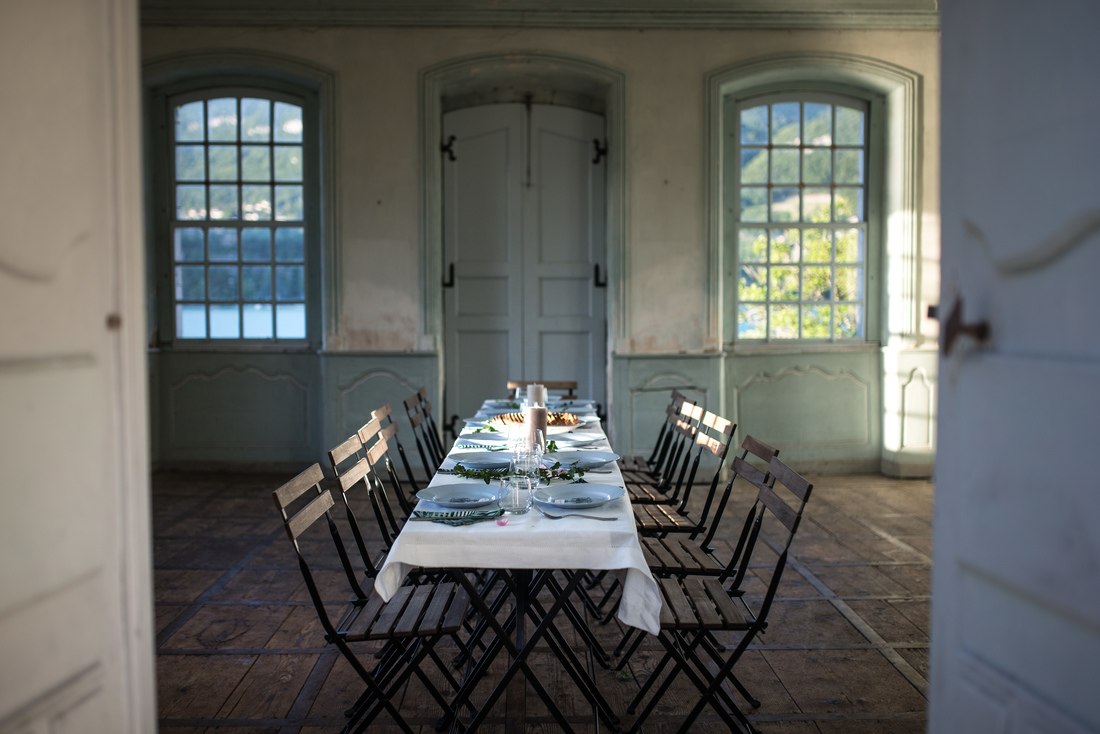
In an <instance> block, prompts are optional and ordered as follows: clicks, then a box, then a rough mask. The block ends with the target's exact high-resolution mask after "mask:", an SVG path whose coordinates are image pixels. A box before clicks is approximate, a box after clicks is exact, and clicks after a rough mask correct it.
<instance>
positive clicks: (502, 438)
mask: <svg viewBox="0 0 1100 734" xmlns="http://www.w3.org/2000/svg"><path fill="white" fill-rule="evenodd" d="M458 443H480V444H484V445H486V446H500V445H501V444H506V443H508V434H506V433H504V432H503V431H497V432H495V433H494V432H493V431H488V430H482V431H468V432H466V433H463V434H462V435H460V436H459V437H458Z"/></svg>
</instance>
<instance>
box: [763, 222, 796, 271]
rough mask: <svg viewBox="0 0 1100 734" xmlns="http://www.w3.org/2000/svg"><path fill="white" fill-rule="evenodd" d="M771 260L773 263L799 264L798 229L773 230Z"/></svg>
mask: <svg viewBox="0 0 1100 734" xmlns="http://www.w3.org/2000/svg"><path fill="white" fill-rule="evenodd" d="M771 236H772V249H771V257H770V260H771V262H773V263H797V262H798V259H799V242H798V240H799V233H798V230H797V229H773V230H772V231H771Z"/></svg>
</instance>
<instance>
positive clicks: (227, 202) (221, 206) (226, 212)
mask: <svg viewBox="0 0 1100 734" xmlns="http://www.w3.org/2000/svg"><path fill="white" fill-rule="evenodd" d="M239 217H240V212H239V211H238V209H237V187H236V186H211V187H210V218H211V219H237V218H239Z"/></svg>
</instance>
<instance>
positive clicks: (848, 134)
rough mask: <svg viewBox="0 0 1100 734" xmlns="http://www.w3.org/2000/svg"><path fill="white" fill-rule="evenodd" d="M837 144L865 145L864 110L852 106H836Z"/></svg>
mask: <svg viewBox="0 0 1100 734" xmlns="http://www.w3.org/2000/svg"><path fill="white" fill-rule="evenodd" d="M836 143H837V145H863V112H862V111H860V110H853V109H852V108H850V107H839V106H838V107H837V108H836Z"/></svg>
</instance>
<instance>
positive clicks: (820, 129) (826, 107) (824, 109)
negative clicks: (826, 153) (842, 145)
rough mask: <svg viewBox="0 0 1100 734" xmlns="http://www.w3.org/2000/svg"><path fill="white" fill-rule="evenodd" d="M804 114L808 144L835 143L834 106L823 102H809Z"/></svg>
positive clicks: (804, 126)
mask: <svg viewBox="0 0 1100 734" xmlns="http://www.w3.org/2000/svg"><path fill="white" fill-rule="evenodd" d="M803 114H804V115H805V122H804V123H803V130H804V131H805V132H804V134H803V138H804V139H805V141H806V143H807V145H825V146H829V145H832V144H833V106H832V105H831V104H824V103H821V102H807V103H806V104H805V106H804V110H803Z"/></svg>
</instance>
